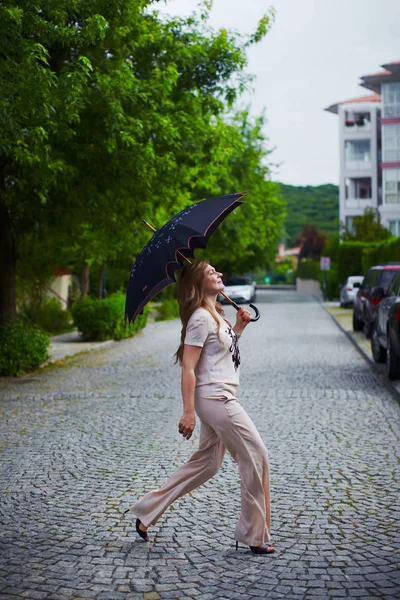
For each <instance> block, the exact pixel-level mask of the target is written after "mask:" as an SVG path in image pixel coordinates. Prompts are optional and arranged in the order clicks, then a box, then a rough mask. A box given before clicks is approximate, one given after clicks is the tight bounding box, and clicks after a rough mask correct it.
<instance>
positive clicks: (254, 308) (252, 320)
mask: <svg viewBox="0 0 400 600" xmlns="http://www.w3.org/2000/svg"><path fill="white" fill-rule="evenodd" d="M229 301H230V303H231V304H232V306H233V308H236V310H239V309H240V306H238V305H237V304H236V302H234V301H233V300H231V299H229ZM249 306H250V308H252V309H253V310H254V312H255V313H256V314H255V316H254V319H250V323H255V322H256V321H258V319H259V318H260V311H259V310H258V308H257V306H254V304H249Z"/></svg>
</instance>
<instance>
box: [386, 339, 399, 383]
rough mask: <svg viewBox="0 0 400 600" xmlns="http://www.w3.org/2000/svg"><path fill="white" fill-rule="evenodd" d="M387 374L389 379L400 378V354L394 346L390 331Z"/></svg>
mask: <svg viewBox="0 0 400 600" xmlns="http://www.w3.org/2000/svg"><path fill="white" fill-rule="evenodd" d="M386 374H387V376H388V378H389V379H400V355H399V354H397V352H396V351H395V349H394V348H393V344H392V343H391V341H390V333H389V332H388V338H387V354H386Z"/></svg>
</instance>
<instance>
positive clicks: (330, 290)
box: [319, 262, 340, 300]
mask: <svg viewBox="0 0 400 600" xmlns="http://www.w3.org/2000/svg"><path fill="white" fill-rule="evenodd" d="M325 272H326V290H325V294H326V298H327V299H328V300H336V299H338V298H339V296H340V289H339V279H338V272H337V263H334V262H331V268H330V269H329V271H321V272H320V276H319V281H320V283H321V289H323V281H324V276H325V275H324V273H325Z"/></svg>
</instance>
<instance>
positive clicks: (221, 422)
mask: <svg viewBox="0 0 400 600" xmlns="http://www.w3.org/2000/svg"><path fill="white" fill-rule="evenodd" d="M195 408H196V413H197V415H198V417H199V419H200V422H201V429H200V445H199V449H198V450H197V452H195V453H194V454H193V455H192V457H191V458H190V460H189V461H188V462H187V463H186V464H184V465H182V466H181V467H179V468H178V469H177V470H176V471H175V473H173V475H171V477H170V478H169V479H168V480H167V481H166V483H165V484H164V485H163V486H162V487H161V488H159V489H158V490H154V491H152V492H149V493H148V494H146V495H145V496H143V497H142V498H141V499H140V500H138V501H137V502H136V503H135V504H134V505H133V506H132V507H131V508H130V509H129V510H130V512H132V513H133V514H134V515H136V517H138V518H139V519H140V520H141V521H142V523H143V524H144V525H145V526H146V527H148V526H149V525H154V524H155V523H156V522H157V520H158V519H159V517H160V516H161V515H162V514H163V513H164V511H165V510H166V509H167V508H168V506H170V505H171V504H172V503H173V502H174V501H175V500H176V499H177V498H180V497H181V496H183V495H184V494H187V493H188V492H190V491H192V490H194V489H195V488H197V487H199V486H200V485H201V484H202V483H204V482H205V481H207V480H208V479H210V478H211V477H213V476H214V475H215V474H216V473H217V471H218V469H219V468H220V466H221V463H222V460H223V458H224V454H225V449H227V450H228V451H229V452H230V454H231V455H232V457H233V459H234V460H235V461H236V462H237V463H238V466H239V473H240V478H241V512H240V518H239V522H238V524H237V526H236V530H235V539H236V540H237V541H238V542H242V543H243V544H246V545H248V546H261V545H263V544H265V543H266V542H269V541H270V528H271V512H270V489H269V461H268V453H267V450H266V448H265V446H264V443H263V441H262V439H261V437H260V434H259V433H258V431H257V429H256V427H255V425H254V423H253V422H252V420H251V419H250V417H249V416H248V414H247V413H246V411H245V410H244V408H243V407H242V406H241V405H240V404H239V402H238V400H237V398H231V399H228V398H225V397H223V398H219V399H215V398H214V399H210V398H209V397H208V398H205V397H201V396H196V400H195Z"/></svg>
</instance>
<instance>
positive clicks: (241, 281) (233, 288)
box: [218, 275, 256, 304]
mask: <svg viewBox="0 0 400 600" xmlns="http://www.w3.org/2000/svg"><path fill="white" fill-rule="evenodd" d="M224 292H225V294H226V295H227V296H229V298H231V300H234V301H235V302H237V303H238V304H239V303H240V302H247V303H249V302H255V299H256V283H255V281H252V279H251V277H247V276H245V275H241V276H238V277H231V278H230V279H228V281H227V282H226V286H225V288H224ZM218 301H219V302H221V303H226V302H227V300H225V298H224V297H223V296H221V294H218Z"/></svg>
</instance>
